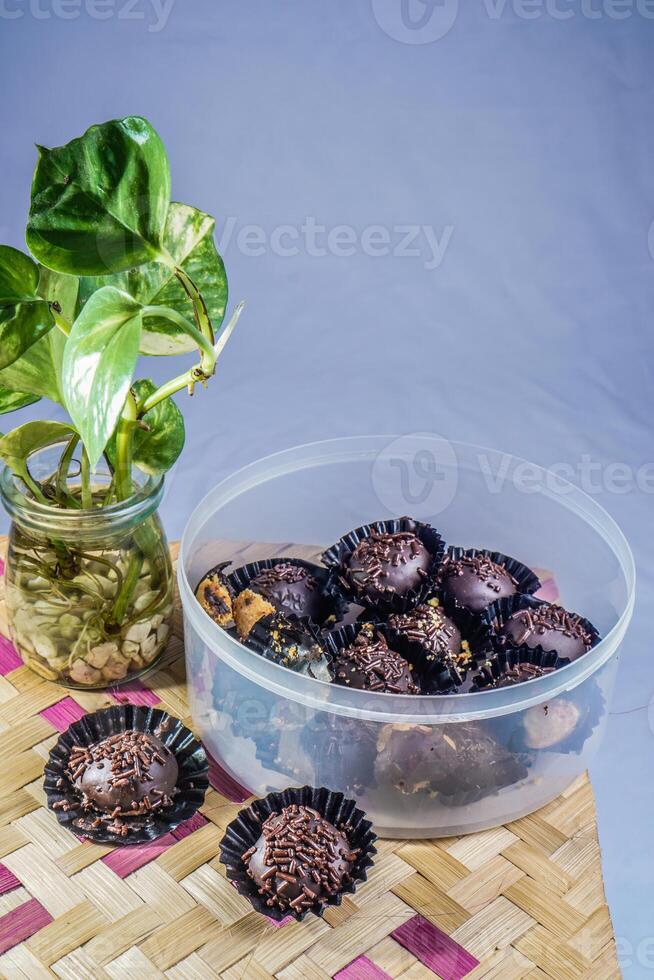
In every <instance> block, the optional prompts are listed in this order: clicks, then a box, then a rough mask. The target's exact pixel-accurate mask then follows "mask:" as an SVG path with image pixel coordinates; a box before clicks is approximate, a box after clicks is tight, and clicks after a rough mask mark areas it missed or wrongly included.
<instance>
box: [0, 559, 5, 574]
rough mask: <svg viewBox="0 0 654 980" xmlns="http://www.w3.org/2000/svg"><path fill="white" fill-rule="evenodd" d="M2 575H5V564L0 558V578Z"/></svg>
mask: <svg viewBox="0 0 654 980" xmlns="http://www.w3.org/2000/svg"><path fill="white" fill-rule="evenodd" d="M4 573H5V563H4V561H3V560H2V558H0V577H1V576H3V575H4Z"/></svg>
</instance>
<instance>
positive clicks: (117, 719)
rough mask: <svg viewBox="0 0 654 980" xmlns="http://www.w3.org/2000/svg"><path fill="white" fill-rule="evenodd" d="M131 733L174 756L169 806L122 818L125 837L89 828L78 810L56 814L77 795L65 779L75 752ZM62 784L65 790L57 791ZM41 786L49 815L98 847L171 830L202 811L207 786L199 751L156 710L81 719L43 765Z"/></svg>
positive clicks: (130, 709)
mask: <svg viewBox="0 0 654 980" xmlns="http://www.w3.org/2000/svg"><path fill="white" fill-rule="evenodd" d="M130 729H135V730H137V731H139V732H146V733H148V734H151V735H156V737H157V738H159V739H160V741H161V742H163V744H164V745H165V746H166V747H167V748H168V749H170V751H171V752H172V753H173V754H174V755H175V759H176V760H177V765H178V767H179V775H178V777H177V783H176V789H177V792H176V794H175V796H174V797H173V802H172V805H171V806H169V807H167V808H166V809H165V810H161V811H160V812H157V813H153V814H148V815H147V816H134V817H121V820H122V821H123V822H124V823H126V824H127V825H128V826H129V828H130V829H129V833H128V835H127V836H126V837H120V836H117V835H116V834H112V833H109V831H107V830H105V829H104V828H102V827H91V826H90V822H91V819H92V818H91V817H83V816H80V812H79V811H78V810H63V809H61V808H59V807H58V808H56V809H55V807H54V804H55V803H62V802H66V803H68V802H71V801H76V800H79V793H78V792H77V790H76V789H75V788H74V787H73V786H72V785H71V783H70V782H69V780H68V777H67V776H66V768H67V765H68V758H69V755H70V751H71V749H72V748H73V746H76V745H80V746H90V745H93V744H95V743H96V742H100V741H102V739H104V738H108V737H109V736H111V735H117V734H119V733H120V732H124V731H128V730H130ZM62 779H63V781H64V783H63V785H58V783H59V781H60V780H62ZM43 785H44V789H45V793H46V797H47V803H48V807H49V809H51V810H53V812H54V813H55V815H56V817H57V820H58V821H59V823H60V824H62V825H63V826H65V827H67V828H68V829H69V830H70V831H72V832H73V833H74V834H77V835H78V836H82V837H87V838H88V839H89V840H93V841H95V842H96V843H98V844H116V845H120V846H125V845H129V844H145V843H147V842H148V841H153V840H156V839H157V838H158V837H161V836H163V834H167V833H168V832H169V831H171V830H174V829H175V827H177V826H178V825H179V824H180V823H182V822H183V821H184V820H188V819H189V817H192V816H193V814H194V813H196V812H197V810H198V809H199V808H200V807H201V806H202V804H203V802H204V796H205V793H206V791H207V787H208V786H209V780H208V763H207V757H206V754H205V751H204V749H203V748H202V745H201V744H200V742H199V741H198V740H197V739H196V738H195V736H194V735H193V733H192V732H191V731H190V730H189V729H188V728H186V727H185V726H184V725H183V724H182V723H181V721H179V719H177V718H174V717H173V716H172V715H169V714H167V712H165V711H160V710H159V709H158V708H145V707H141V706H136V705H132V704H121V705H116V706H115V707H111V708H103V709H101V710H100V711H96V712H94V713H93V714H88V715H84V717H83V718H80V720H79V721H76V722H74V723H73V724H72V725H70V726H69V728H67V729H66V731H65V732H64V733H63V734H62V735H60V737H59V739H58V740H57V743H56V744H55V745H54V747H53V748H52V750H51V752H50V756H49V758H48V761H47V763H46V766H45V771H44V781H43ZM80 821H82V825H80Z"/></svg>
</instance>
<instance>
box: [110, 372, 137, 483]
mask: <svg viewBox="0 0 654 980" xmlns="http://www.w3.org/2000/svg"><path fill="white" fill-rule="evenodd" d="M136 420H137V412H136V399H135V398H134V395H133V394H132V392H131V391H130V392H129V393H128V395H127V398H126V399H125V404H124V406H123V411H122V413H121V416H120V419H119V420H118V426H117V428H116V471H115V479H116V497H117V498H118V500H127V498H128V497H129V496H130V494H131V493H132V442H133V438H134V426H135V424H136Z"/></svg>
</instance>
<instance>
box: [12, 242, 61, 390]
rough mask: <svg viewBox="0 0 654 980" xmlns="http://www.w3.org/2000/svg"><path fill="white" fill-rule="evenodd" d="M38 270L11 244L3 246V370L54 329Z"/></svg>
mask: <svg viewBox="0 0 654 980" xmlns="http://www.w3.org/2000/svg"><path fill="white" fill-rule="evenodd" d="M38 284H39V267H38V265H37V264H36V262H34V261H33V259H31V258H30V257H29V255H25V254H24V252H20V251H19V250H18V249H17V248H11V247H10V246H9V245H0V370H2V368H5V367H7V366H8V365H10V364H13V363H14V361H17V360H18V358H19V357H21V356H22V355H23V354H24V353H25V351H26V350H28V349H29V348H30V347H31V346H32V344H35V343H36V342H37V340H39V338H40V337H43V336H44V335H45V334H47V333H48V331H49V330H51V329H52V327H53V326H54V320H53V317H52V314H51V312H50V307H49V306H48V304H47V303H46V302H45V301H44V300H43V299H41V298H40V297H39V296H38V295H37V290H38Z"/></svg>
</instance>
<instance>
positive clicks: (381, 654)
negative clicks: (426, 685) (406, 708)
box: [332, 626, 420, 694]
mask: <svg viewBox="0 0 654 980" xmlns="http://www.w3.org/2000/svg"><path fill="white" fill-rule="evenodd" d="M332 670H333V674H334V683H335V684H340V685H342V686H343V687H353V688H356V689H357V690H358V691H381V692H387V693H389V694H420V687H419V686H418V684H416V682H415V681H414V679H413V675H412V673H411V667H410V665H409V663H408V662H407V661H406V660H405V659H404V657H401V656H400V654H399V653H396V652H395V650H390V649H389V648H388V645H387V643H386V640H385V639H384V637H383V636H382V635H381V633H377V632H376V631H375V630H373V629H372V627H365V626H364V627H363V629H362V630H361V632H360V633H359V635H358V636H357V637H356V639H355V640H354V642H353V643H352V644H351V645H350V646H348V647H344V648H343V649H342V650H340V651H339V652H338V654H337V655H336V656H335V658H334V663H333V667H332Z"/></svg>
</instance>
